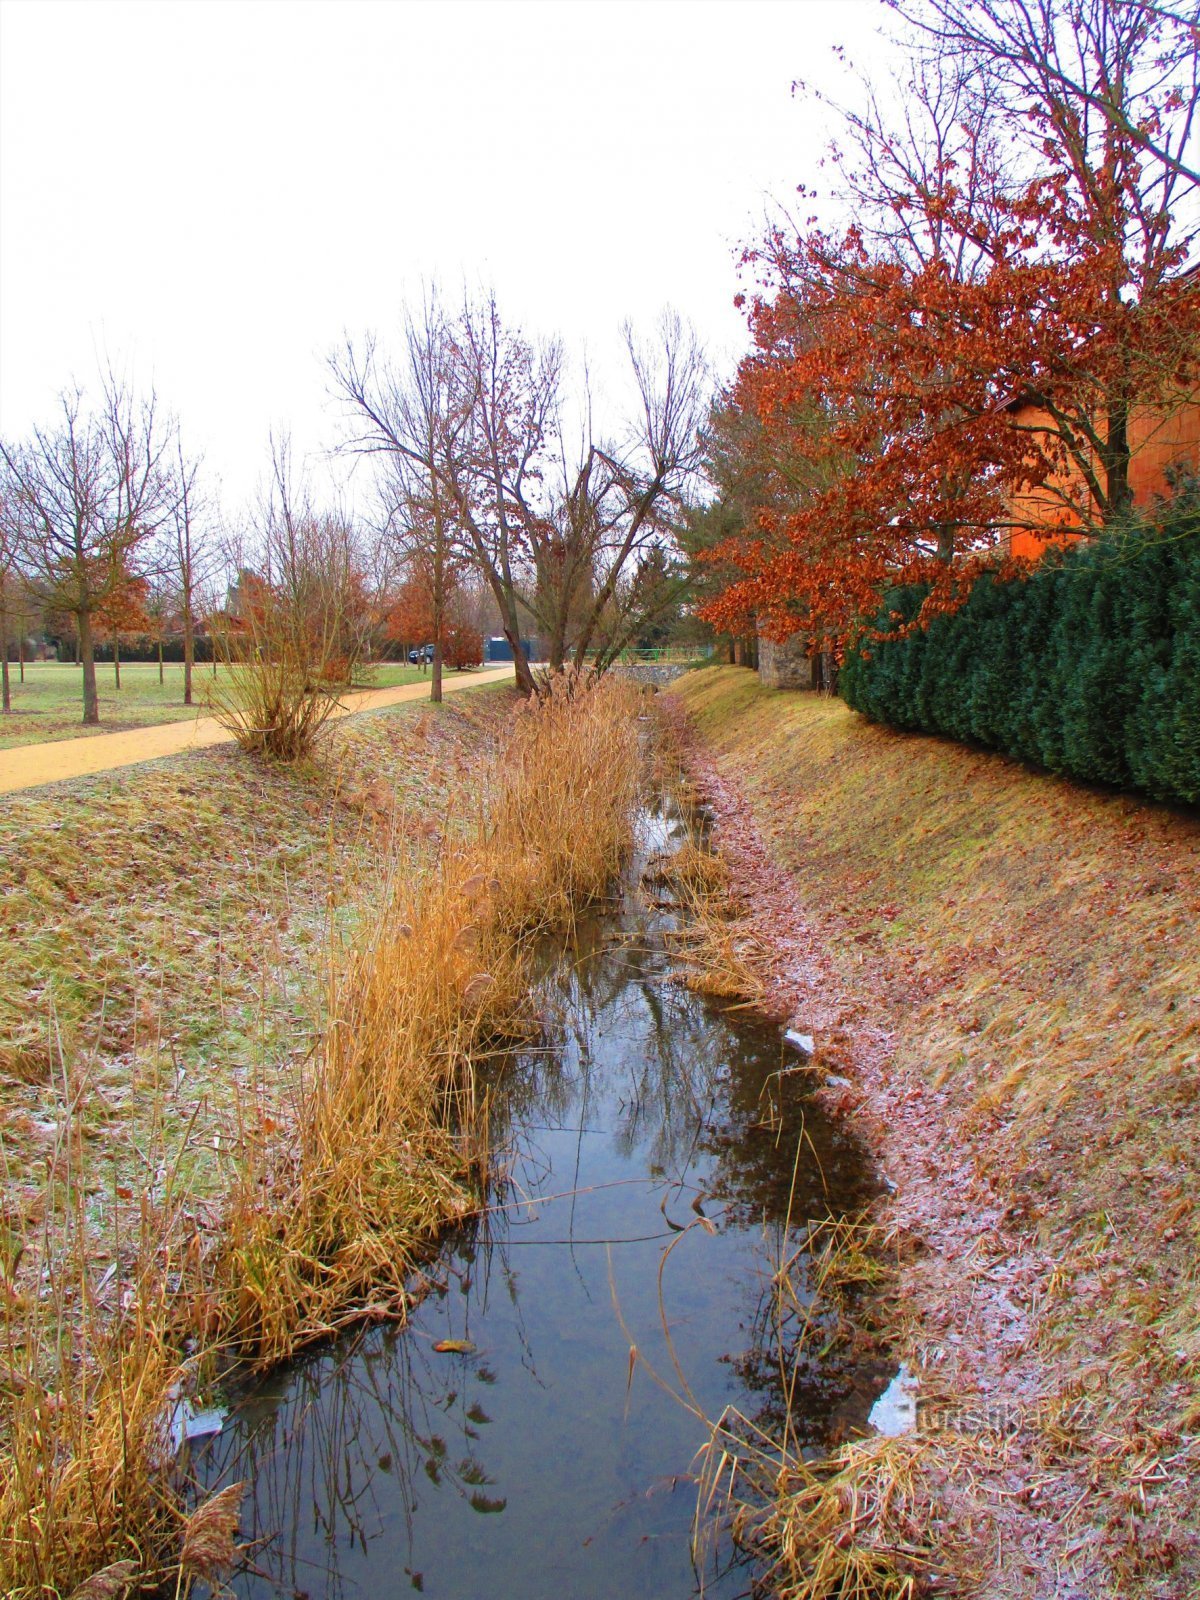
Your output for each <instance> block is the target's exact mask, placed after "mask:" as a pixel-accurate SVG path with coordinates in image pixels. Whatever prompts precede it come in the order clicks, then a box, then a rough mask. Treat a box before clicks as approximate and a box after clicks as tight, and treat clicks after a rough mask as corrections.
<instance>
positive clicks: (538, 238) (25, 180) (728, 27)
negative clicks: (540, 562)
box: [0, 0, 886, 510]
mask: <svg viewBox="0 0 1200 1600" xmlns="http://www.w3.org/2000/svg"><path fill="white" fill-rule="evenodd" d="M885 21H886V17H885V15H884V14H883V13H882V11H881V8H880V6H879V4H878V3H877V0H734V3H730V0H641V3H638V4H633V3H624V0H601V3H594V0H489V3H485V4H476V3H472V0H440V3H417V0H367V3H358V0H353V3H351V0H339V3H337V4H329V3H325V0H311V3H308V0H237V3H234V0H200V3H191V0H125V3H112V0H85V3H83V4H78V3H75V0H0V430H2V431H3V433H4V435H5V436H6V437H20V436H21V435H22V434H23V433H24V432H25V430H26V429H27V428H28V427H29V425H30V424H31V423H32V422H33V421H35V420H37V419H44V418H47V417H48V416H49V415H50V414H51V412H52V409H53V405H54V400H55V396H56V395H57V393H58V392H59V391H60V390H61V389H63V388H64V387H65V386H66V385H68V383H70V381H71V380H72V379H73V378H78V379H79V380H80V381H81V382H85V383H86V382H87V381H88V380H89V379H90V378H92V377H93V375H94V373H95V371H96V366H97V361H98V358H101V357H104V358H109V359H111V360H112V361H113V362H114V364H115V365H116V366H117V367H118V368H119V369H123V370H125V371H127V372H130V373H132V375H133V376H134V377H135V379H136V380H137V381H139V382H142V383H146V382H150V381H153V383H154V384H155V385H156V387H157V389H158V391H159V394H160V396H161V398H162V400H163V401H164V402H165V403H166V404H167V405H169V406H170V407H171V408H172V409H173V410H175V411H176V412H177V413H178V414H179V416H180V418H181V421H182V424H183V427H184V430H185V437H186V439H187V440H188V441H189V442H190V443H191V445H192V446H193V447H194V448H200V449H203V450H204V452H205V453H206V456H207V460H208V464H209V466H210V468H211V469H212V471H213V472H214V473H215V474H216V475H218V476H219V477H220V479H221V480H222V482H223V485H224V498H225V500H226V503H227V505H228V506H229V507H230V509H231V510H233V508H234V507H236V505H237V504H238V502H239V501H240V500H243V499H245V498H247V497H248V496H249V495H250V494H251V492H252V490H253V488H254V485H255V482H256V480H257V478H258V476H259V474H260V472H261V469H262V465H263V462H264V460H265V455H266V446H267V436H268V433H269V431H270V430H271V429H275V430H276V431H279V430H281V429H287V428H290V429H291V431H292V434H293V439H294V444H295V447H296V449H297V451H298V452H300V453H303V454H307V455H309V456H310V457H312V458H313V459H319V458H320V452H321V450H322V448H323V447H324V446H326V445H330V444H332V443H333V442H334V440H335V438H336V433H337V427H336V421H335V418H334V416H333V414H332V412H331V408H330V405H329V402H328V399H327V395H326V378H325V372H324V366H323V363H324V359H325V357H326V356H327V354H328V353H329V351H330V350H331V349H332V348H333V346H334V345H335V344H336V343H337V342H338V340H339V338H340V336H341V334H342V332H343V330H347V331H349V332H351V333H361V332H362V331H364V330H366V329H376V330H378V332H379V333H380V334H381V336H386V335H387V333H388V331H389V330H390V329H393V328H394V327H395V326H396V323H397V319H398V315H399V309H400V306H401V304H402V303H403V300H404V298H405V296H406V294H411V293H412V292H413V290H414V288H416V287H417V286H419V284H420V283H421V281H422V280H423V279H437V280H438V281H439V282H440V284H441V285H442V286H443V287H444V289H445V290H446V291H448V292H449V293H450V294H451V296H452V297H453V296H454V295H455V294H456V293H457V291H458V289H459V288H460V286H461V284H462V282H463V281H464V279H465V280H466V281H467V282H468V283H469V284H472V285H476V286H478V285H483V284H487V285H494V287H495V289H496V291H497V295H498V299H499V302H500V306H501V309H502V312H503V313H504V314H505V316H506V318H507V319H508V320H509V321H510V322H515V323H518V324H520V325H521V326H522V327H524V328H525V329H526V330H527V331H529V332H531V333H539V332H544V333H560V334H561V335H563V337H564V338H565V339H566V341H567V342H568V345H569V346H571V347H573V348H575V349H576V350H578V349H580V348H582V347H584V346H586V348H587V351H588V355H589V360H590V361H591V363H592V364H593V367H594V368H595V370H596V371H598V372H599V374H600V375H601V382H602V384H604V386H605V388H606V389H607V390H608V395H607V397H608V398H610V399H611V400H612V401H613V402H614V403H615V402H616V400H617V398H618V396H617V394H616V392H615V391H616V381H615V377H614V376H613V374H615V373H616V372H617V370H618V369H617V364H616V363H617V339H618V329H619V326H620V324H621V321H622V319H624V318H626V317H629V318H631V319H632V320H633V321H634V323H635V325H642V326H645V327H647V328H648V327H649V325H650V324H651V323H652V321H653V319H654V318H655V317H656V316H657V314H658V311H659V310H660V308H661V307H662V306H663V305H664V304H666V303H670V304H672V305H674V306H675V307H676V308H678V309H679V310H680V311H681V312H682V313H684V314H685V315H686V316H688V317H689V318H690V319H691V320H692V321H693V322H694V323H695V324H696V325H697V327H698V328H699V330H700V331H701V334H702V335H703V337H704V338H705V340H706V341H707V343H708V344H709V346H710V349H711V350H712V352H713V354H714V356H715V358H716V361H717V365H718V367H719V368H720V369H721V370H724V371H728V370H729V369H730V367H731V366H732V362H733V361H734V360H735V359H736V355H737V353H738V352H739V351H740V349H741V348H742V347H743V345H744V331H743V324H742V321H741V318H740V315H739V314H738V313H737V312H736V311H735V310H734V308H733V304H732V301H733V296H734V294H735V293H736V291H737V287H738V278H737V273H736V268H735V258H736V254H737V251H738V248H739V246H740V245H741V244H743V243H745V242H746V241H748V240H749V239H751V238H753V236H754V234H755V232H756V230H757V229H758V228H759V226H760V224H761V221H762V219H763V217H764V215H765V214H766V213H767V211H768V209H769V208H770V206H771V205H772V203H779V202H785V203H786V202H787V200H788V199H789V197H790V196H791V195H792V194H793V192H794V189H795V185H796V184H797V183H800V182H808V183H813V182H816V181H819V177H820V172H819V167H818V163H819V160H820V157H821V154H822V150H823V148H824V146H825V144H826V142H827V140H828V138H829V136H830V135H831V133H832V131H833V129H832V127H831V126H830V125H829V122H828V117H827V114H826V115H823V114H822V113H821V111H820V110H819V108H817V107H816V106H815V105H814V104H812V103H809V102H806V101H802V100H797V99H796V98H794V97H793V95H792V93H791V85H792V82H793V80H794V79H796V78H804V79H807V80H809V81H810V82H816V83H820V84H824V85H836V84H837V83H838V82H839V81H841V74H840V73H839V70H838V69H837V67H836V64H835V61H834V59H833V54H832V52H833V47H834V46H835V45H837V44H842V45H844V46H846V47H847V48H848V49H849V51H850V53H851V54H852V55H853V56H855V57H856V58H858V59H860V60H861V59H864V58H865V59H866V60H868V61H871V60H874V61H876V62H878V60H879V58H880V54H881V50H882V47H881V46H880V44H879V42H878V40H877V38H876V37H875V30H876V29H877V28H878V27H879V26H880V25H881V24H882V23H884V22H885ZM883 53H886V51H884V52H883Z"/></svg>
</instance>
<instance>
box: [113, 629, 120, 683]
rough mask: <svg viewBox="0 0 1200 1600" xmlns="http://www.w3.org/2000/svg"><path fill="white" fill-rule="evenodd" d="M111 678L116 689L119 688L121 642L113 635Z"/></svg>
mask: <svg viewBox="0 0 1200 1600" xmlns="http://www.w3.org/2000/svg"><path fill="white" fill-rule="evenodd" d="M113 677H114V679H115V680H116V685H117V688H118V689H119V688H120V687H121V641H120V640H119V639H118V638H117V636H116V634H115V633H114V634H113Z"/></svg>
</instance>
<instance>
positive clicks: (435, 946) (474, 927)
mask: <svg viewBox="0 0 1200 1600" xmlns="http://www.w3.org/2000/svg"><path fill="white" fill-rule="evenodd" d="M494 899H495V889H494V886H493V881H492V880H491V879H490V878H489V877H488V876H487V875H485V874H484V873H482V872H481V871H480V870H479V868H478V866H477V864H476V862H475V861H474V860H473V859H472V858H471V856H469V855H447V856H445V857H444V858H443V859H442V860H441V861H440V862H438V863H436V864H435V865H433V866H432V867H430V866H428V864H426V865H425V866H424V868H422V866H421V864H420V863H418V862H417V861H415V860H412V859H409V860H407V861H404V862H401V863H398V864H397V867H396V870H395V872H394V876H393V881H392V883H391V885H390V887H389V889H388V892H387V893H386V895H385V896H384V900H383V910H382V915H380V916H379V919H378V921H377V922H376V923H374V925H372V926H369V927H363V928H362V929H361V930H360V932H359V934H358V936H357V937H356V938H355V939H354V940H353V941H352V943H351V946H350V948H349V949H348V950H347V951H344V952H341V953H336V952H335V954H334V956H333V958H332V960H331V965H330V974H329V1002H328V1017H327V1023H326V1028H325V1033H324V1037H323V1040H322V1041H321V1044H320V1045H319V1047H318V1049H317V1051H316V1052H315V1054H314V1055H313V1057H312V1058H311V1060H310V1062H309V1063H308V1066H307V1068H306V1071H305V1079H304V1082H303V1085H302V1092H301V1097H300V1103H299V1106H298V1111H297V1117H296V1124H295V1127H294V1129H293V1130H291V1132H290V1135H289V1137H288V1138H287V1140H285V1141H284V1142H283V1143H281V1141H280V1140H279V1139H278V1138H275V1137H272V1135H271V1134H270V1133H267V1134H264V1133H262V1132H261V1130H258V1129H255V1128H252V1127H249V1126H247V1127H246V1128H245V1130H244V1136H243V1150H244V1158H243V1164H242V1166H241V1169H240V1171H239V1174H238V1178H237V1182H236V1184H235V1188H234V1193H233V1196H232V1201H231V1205H230V1211H229V1217H228V1224H227V1247H226V1250H225V1252H224V1255H223V1259H222V1262H221V1265H220V1269H219V1283H218V1291H217V1301H218V1305H219V1306H220V1321H221V1324H222V1331H223V1338H224V1341H225V1342H226V1343H228V1344H232V1345H233V1346H234V1347H235V1348H236V1349H238V1350H239V1351H241V1352H242V1353H244V1354H246V1355H248V1356H250V1357H251V1358H252V1359H253V1360H254V1361H255V1362H257V1363H259V1364H261V1365H264V1366H265V1365H269V1364H271V1363H273V1362H276V1361H280V1360H283V1359H286V1358H287V1357H288V1356H289V1355H291V1354H292V1353H293V1352H294V1351H295V1350H296V1349H297V1348H298V1347H299V1346H300V1345H302V1344H305V1343H307V1342H309V1341H311V1340H312V1339H315V1338H320V1337H322V1336H323V1335H326V1334H329V1333H331V1332H333V1331H334V1330H335V1329H337V1328H338V1327H341V1326H343V1325H344V1324H345V1323H347V1322H350V1321H354V1320H357V1319H359V1318H361V1317H363V1316H370V1315H373V1314H380V1315H394V1314H397V1313H398V1312H402V1310H403V1307H404V1305H405V1301H406V1287H407V1282H408V1279H409V1276H410V1274H411V1271H412V1268H413V1266H414V1264H415V1262H416V1260H417V1259H418V1257H419V1255H420V1254H421V1253H422V1252H423V1251H425V1250H427V1249H428V1245H429V1241H430V1239H431V1237H432V1236H433V1235H434V1234H435V1233H436V1231H437V1229H438V1228H439V1227H441V1226H443V1225H444V1224H445V1223H446V1222H448V1221H451V1220H453V1219H455V1218H457V1217H460V1216H462V1215H463V1214H464V1213H465V1211H466V1210H467V1209H468V1207H469V1205H470V1196H469V1191H468V1188H467V1179H468V1177H469V1174H470V1167H471V1162H472V1156H473V1154H474V1153H475V1146H474V1143H473V1135H474V1130H475V1129H476V1126H477V1123H478V1120H479V1117H480V1115H481V1111H482V1106H481V1101H480V1097H479V1089H478V1083H477V1078H476V1070H475V1069H476V1067H477V1065H478V1063H479V1060H480V1058H481V1056H483V1055H485V1054H486V1053H487V1052H488V1050H489V1049H490V1047H491V1046H492V1045H493V1044H494V1043H495V1042H496V1041H498V1040H501V1039H507V1038H511V1037H512V1036H513V1035H514V1033H516V1032H518V1031H519V1030H520V1027H521V1019H522V1015H523V1009H524V1003H525V984H526V972H525V963H524V960H523V956H522V952H521V950H520V948H519V946H518V945H517V943H516V941H515V940H514V939H513V938H512V937H511V936H510V935H509V934H508V933H506V932H505V931H504V930H503V928H502V927H501V926H500V925H499V923H498V922H497V920H496V918H495V916H494V911H493V905H494Z"/></svg>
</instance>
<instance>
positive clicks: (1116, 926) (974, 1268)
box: [672, 668, 1200, 1600]
mask: <svg viewBox="0 0 1200 1600" xmlns="http://www.w3.org/2000/svg"><path fill="white" fill-rule="evenodd" d="M672 699H673V700H674V702H675V704H676V705H678V706H679V707H680V708H681V711H682V713H683V715H684V716H685V717H686V719H687V722H688V726H689V729H690V734H691V737H692V740H693V744H692V753H691V759H692V770H693V774H694V776H695V778H696V781H697V782H698V783H699V785H700V786H701V788H702V789H703V790H704V792H705V793H706V795H707V797H708V799H709V801H710V803H711V804H712V806H713V809H714V811H715V814H716V817H717V832H716V836H717V839H718V842H719V845H720V848H721V850H722V852H723V854H724V855H725V857H726V859H727V860H728V861H729V862H731V864H732V865H733V868H734V871H735V879H736V881H737V882H738V884H739V886H740V888H741V890H742V892H743V894H744V895H745V896H746V897H747V899H748V902H749V906H750V910H749V914H748V916H747V918H746V919H745V922H744V924H743V932H744V934H745V935H746V937H747V939H749V940H751V941H753V942H754V943H755V944H756V946H757V949H758V951H759V960H758V965H759V970H760V972H761V974H762V976H763V979H764V981H765V982H766V984H767V986H768V990H769V994H770V997H771V999H772V1000H773V1001H774V1003H775V1004H777V1005H779V1006H780V1007H781V1008H783V1009H784V1010H785V1011H786V1013H787V1014H788V1015H790V1017H791V1018H792V1020H793V1021H794V1022H795V1023H796V1024H797V1025H798V1026H800V1027H801V1028H803V1029H804V1030H805V1031H806V1032H811V1033H813V1034H814V1035H815V1038H816V1043H817V1061H818V1062H819V1064H820V1065H821V1066H822V1067H824V1068H825V1069H826V1070H827V1071H831V1072H832V1073H834V1074H836V1075H837V1076H839V1077H842V1078H844V1079H846V1080H848V1081H847V1082H846V1084H845V1085H843V1086H839V1087H837V1088H835V1089H833V1090H831V1091H824V1094H825V1096H826V1098H829V1097H830V1096H832V1098H833V1099H834V1100H835V1101H836V1103H837V1104H838V1105H839V1106H840V1108H841V1110H842V1112H843V1114H844V1115H846V1116H847V1117H848V1118H850V1119H851V1124H852V1125H853V1126H856V1127H858V1128H859V1129H860V1130H861V1131H862V1132H863V1134H864V1135H865V1136H866V1137H867V1138H868V1139H869V1141H870V1143H871V1144H872V1145H873V1146H874V1148H875V1149H876V1150H877V1152H878V1154H879V1158H880V1161H881V1163H882V1167H883V1170H884V1172H885V1173H886V1176H887V1178H888V1179H889V1180H890V1182H891V1183H892V1184H894V1185H895V1187H896V1193H895V1194H894V1196H893V1197H892V1199H891V1200H890V1201H888V1202H887V1204H886V1206H885V1208H884V1210H883V1212H882V1214H881V1220H882V1221H883V1222H885V1224H887V1225H890V1226H894V1227H896V1228H898V1229H900V1230H902V1231H903V1232H904V1234H906V1235H907V1236H908V1237H909V1238H910V1240H912V1241H914V1242H915V1244H917V1245H919V1251H918V1253H916V1254H915V1255H914V1257H913V1259H912V1260H911V1261H910V1264H909V1265H908V1266H907V1267H906V1269H905V1272H904V1276H903V1281H902V1291H903V1293H902V1300H901V1310H900V1312H899V1314H898V1327H897V1331H898V1333H899V1335H900V1337H901V1338H902V1340H903V1341H904V1342H905V1345H906V1353H907V1357H908V1359H909V1361H910V1363H911V1365H912V1366H913V1367H914V1368H915V1369H916V1372H917V1375H918V1380H919V1385H920V1393H921V1396H922V1399H923V1401H924V1402H925V1403H924V1405H923V1406H922V1407H921V1409H920V1411H919V1416H920V1419H921V1420H920V1423H919V1427H918V1430H917V1431H916V1432H915V1433H914V1434H913V1435H912V1450H911V1456H912V1459H911V1461H910V1463H909V1465H910V1466H911V1468H912V1470H913V1472H914V1473H915V1475H916V1477H917V1479H918V1480H921V1481H922V1483H923V1493H924V1495H925V1497H926V1500H927V1503H928V1507H929V1516H930V1518H931V1519H933V1518H940V1519H941V1521H940V1523H939V1524H938V1527H939V1532H938V1536H937V1540H936V1543H937V1544H938V1545H939V1546H940V1550H939V1560H938V1563H937V1565H938V1566H940V1568H941V1569H942V1581H943V1582H948V1581H953V1582H954V1583H955V1584H956V1585H957V1586H958V1587H960V1588H965V1589H966V1590H967V1591H968V1592H974V1593H982V1594H984V1595H989V1596H1005V1597H1008V1596H1022V1597H1032V1596H1037V1597H1038V1600H1052V1597H1058V1600H1061V1597H1065V1596H1068V1595H1069V1596H1072V1597H1073V1600H1074V1597H1076V1596H1086V1597H1087V1600H1130V1597H1134V1596H1150V1595H1153V1596H1158V1597H1163V1600H1166V1597H1170V1600H1184V1597H1185V1596H1191V1595H1193V1594H1195V1593H1196V1592H1197V1588H1198V1586H1200V1517H1198V1514H1197V1509H1196V1504H1195V1496H1194V1484H1195V1481H1196V1476H1197V1474H1198V1473H1200V1440H1198V1438H1197V1435H1198V1434H1200V1402H1198V1400H1197V1394H1198V1393H1200V1299H1198V1289H1200V1274H1198V1248H1197V1247H1198V1244H1200V1233H1198V1229H1200V1207H1198V1205H1197V1201H1198V1200H1200V1155H1198V1151H1200V1142H1198V1140H1197V1131H1198V1130H1197V1120H1198V1117H1200V947H1198V944H1197V939H1196V929H1197V926H1200V820H1198V819H1197V818H1196V817H1195V816H1194V815H1191V814H1185V813H1181V812H1175V811H1171V810H1169V809H1166V808H1163V807H1157V806H1154V805H1150V804H1145V803H1142V802H1139V801H1136V800H1133V799H1130V798H1127V797H1122V796H1117V795H1112V794H1107V793H1102V792H1098V791H1089V790H1087V789H1084V788H1079V787H1076V786H1073V785H1071V784H1068V783H1066V782H1064V781H1061V780H1057V779H1053V778H1048V777H1045V776H1040V775H1037V774H1033V773H1031V772H1029V771H1027V770H1026V769H1024V768H1022V767H1021V766H1019V765H1018V764H1016V763H1013V762H1010V761H1006V760H1005V759H1003V758H1000V757H997V756H994V755H990V754H983V753H976V752H972V751H970V750H967V749H964V748H962V747H961V746H957V745H953V744H950V743H948V742H943V741H938V740H933V739H927V738H922V737H916V736H906V735H900V734H896V733H894V732H890V731H888V730H886V729H882V728H879V727H874V726H870V725H868V724H867V723H865V722H864V721H862V720H861V719H859V718H858V717H857V716H855V714H854V713H852V712H850V711H849V710H848V709H847V708H846V707H845V706H844V705H843V704H842V703H841V702H839V701H837V700H833V699H829V698H827V697H823V696H820V695H816V694H803V693H782V694H781V693H778V692H772V691H768V690H764V689H762V688H761V687H760V686H759V684H758V682H757V680H756V678H755V677H754V676H753V675H752V674H750V673H749V672H746V671H743V670H739V669H735V668H726V669H715V670H708V671H703V672H697V673H694V674H692V675H691V676H689V677H688V678H685V679H684V680H682V681H681V682H680V683H679V684H678V685H676V686H674V688H673V690H672ZM853 1481H854V1480H853V1479H851V1480H849V1481H848V1482H847V1485H846V1492H847V1493H848V1492H850V1488H851V1486H852V1483H853ZM858 1482H859V1484H860V1486H863V1487H865V1488H866V1489H867V1490H868V1491H869V1490H870V1488H871V1479H870V1474H869V1472H867V1473H865V1474H864V1475H863V1476H861V1477H860V1478H859V1480H858ZM876 1486H877V1481H876ZM800 1498H801V1497H800V1496H793V1499H792V1503H791V1504H790V1505H789V1497H788V1493H787V1492H785V1493H784V1494H783V1496H782V1497H781V1505H780V1521H779V1523H778V1525H777V1527H776V1530H775V1531H776V1534H777V1535H778V1536H779V1537H780V1538H781V1539H786V1538H788V1537H791V1536H793V1535H797V1534H798V1533H799V1532H800V1531H801V1529H800V1526H799V1525H800V1524H802V1523H803V1513H804V1507H803V1506H802V1505H799V1503H798V1502H799V1500H800ZM789 1517H790V1518H791V1520H790V1521H789ZM802 1565H803V1541H802V1540H801V1542H800V1545H799V1555H798V1565H797V1568H796V1570H797V1573H798V1574H799V1573H800V1571H801V1568H802ZM935 1575H936V1568H935Z"/></svg>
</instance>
